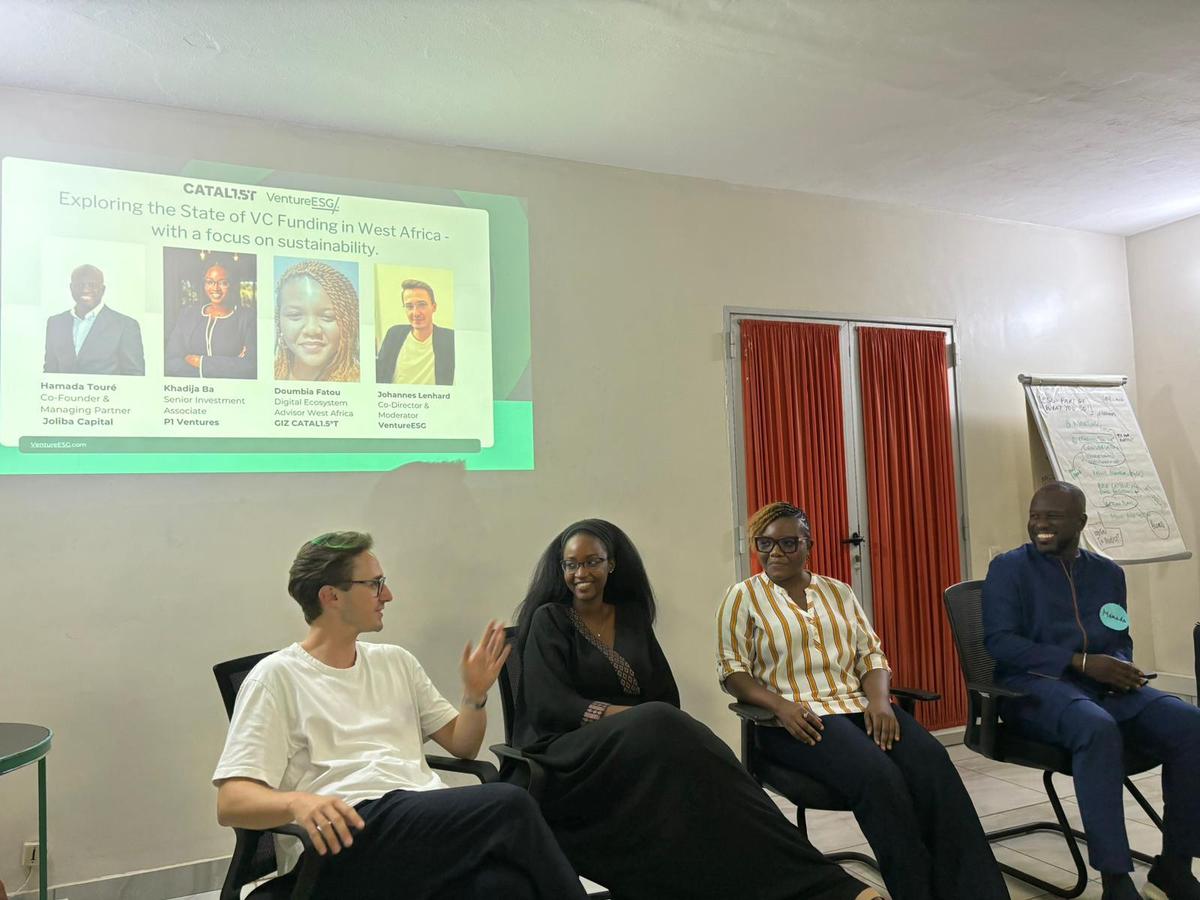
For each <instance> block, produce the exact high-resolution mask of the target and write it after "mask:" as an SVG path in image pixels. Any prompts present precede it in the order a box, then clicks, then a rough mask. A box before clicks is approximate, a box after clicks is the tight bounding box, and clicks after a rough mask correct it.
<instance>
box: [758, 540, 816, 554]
mask: <svg viewBox="0 0 1200 900" xmlns="http://www.w3.org/2000/svg"><path fill="white" fill-rule="evenodd" d="M803 543H804V538H798V537H783V538H779V539H778V540H776V539H775V538H770V537H756V538H755V539H754V549H755V550H757V551H758V552H759V553H770V552H771V551H772V550H774V549H775V548H776V547H777V546H778V547H779V549H780V550H782V551H783V552H784V553H786V554H787V555H788V556H791V555H792V554H793V553H795V552H796V551H797V550H799V549H800V545H801V544H803Z"/></svg>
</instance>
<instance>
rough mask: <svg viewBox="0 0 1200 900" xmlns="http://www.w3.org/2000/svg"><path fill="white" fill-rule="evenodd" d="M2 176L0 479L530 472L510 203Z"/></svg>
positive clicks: (524, 327)
mask: <svg viewBox="0 0 1200 900" xmlns="http://www.w3.org/2000/svg"><path fill="white" fill-rule="evenodd" d="M2 165H3V193H2V195H0V198H2V206H0V226H2V232H0V473H31V474H35V473H53V472H163V471H337V470H346V471H349V470H384V469H391V468H395V467H397V466H399V465H403V464H405V463H406V462H411V461H416V460H435V461H441V460H454V459H462V460H464V461H466V462H467V465H468V467H469V468H480V469H488V468H532V465H533V458H532V404H531V401H530V398H529V397H528V382H529V377H528V365H529V343H528V334H529V316H528V231H527V226H526V225H525V219H524V214H523V209H522V208H521V206H520V203H519V201H517V200H516V198H508V197H500V196H496V195H479V194H474V195H466V194H462V193H457V192H440V193H441V194H443V195H445V199H446V200H447V201H449V202H441V203H439V202H413V201H411V200H401V199H394V198H392V197H384V196H380V195H379V194H382V193H384V192H389V193H393V194H394V193H397V192H399V191H400V190H401V189H399V188H396V187H395V186H378V185H376V186H371V185H355V184H353V183H349V182H339V183H338V184H337V187H338V188H339V191H338V192H332V191H321V190H312V189H308V188H309V187H311V186H313V185H314V183H315V182H318V180H317V179H313V178H311V177H310V178H308V179H307V180H304V183H305V188H306V189H304V190H301V189H297V188H294V187H286V186H282V185H283V184H284V183H286V182H288V181H289V180H290V181H292V182H295V181H297V180H301V179H300V177H299V176H286V175H277V173H270V172H265V170H253V171H254V172H255V173H256V174H258V175H259V176H260V177H259V179H258V180H257V181H256V182H255V183H245V182H239V181H222V180H217V179H215V178H212V177H208V178H205V177H196V176H194V175H192V174H190V173H189V172H188V171H185V172H184V173H183V174H179V175H175V174H162V173H150V172H133V171H126V170H120V169H111V168H98V167H92V166H80V165H71V164H65V163H56V162H44V161H35V160H28V159H17V158H11V157H10V158H6V159H4V160H3V164H2ZM191 168H193V169H195V168H199V169H201V170H203V169H208V170H210V171H209V172H208V174H210V175H211V174H213V173H214V172H215V173H217V174H220V173H221V171H222V168H221V167H219V166H214V165H212V164H208V165H207V166H205V165H201V166H192V167H191ZM276 182H277V183H278V184H279V186H275V183H276ZM347 187H352V188H353V190H351V191H347V190H346V188H347ZM372 187H374V188H375V189H376V191H374V193H376V196H371V195H370V193H372V192H373V191H372ZM412 190H414V191H415V190H416V189H412ZM436 193H437V192H430V191H428V190H426V191H424V194H426V195H431V194H436ZM437 199H442V197H441V196H438V197H437ZM494 218H495V219H497V220H498V221H492V220H493V219H494ZM494 235H498V236H499V238H498V244H500V245H502V246H500V247H493V236H494ZM501 254H503V255H504V256H505V258H503V259H498V258H497V257H498V255H501ZM514 257H515V258H514ZM494 287H495V288H498V289H497V291H496V293H497V294H498V295H500V294H502V295H503V297H504V298H505V299H504V300H503V301H502V297H501V296H496V297H494V296H493V291H494ZM497 318H499V319H501V321H500V322H499V323H497ZM497 376H499V381H500V382H501V383H499V384H498V383H497V381H498V378H497Z"/></svg>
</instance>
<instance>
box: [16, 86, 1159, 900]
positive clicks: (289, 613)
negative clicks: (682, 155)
mask: <svg viewBox="0 0 1200 900" xmlns="http://www.w3.org/2000/svg"><path fill="white" fill-rule="evenodd" d="M0 121H3V122H4V123H5V126H4V129H3V135H2V136H0V153H3V154H5V155H8V154H20V155H26V156H34V157H37V156H52V157H56V158H64V159H68V160H70V161H85V160H86V159H87V158H88V154H89V150H88V147H87V145H92V146H95V147H99V148H107V149H111V150H116V151H122V152H127V151H128V152H133V151H137V152H146V153H150V154H158V155H162V156H168V157H174V158H177V159H180V160H186V159H189V158H192V157H198V158H203V159H210V160H221V161H226V162H230V163H238V164H246V165H261V166H268V167H274V168H280V169H285V170H291V171H299V172H313V173H321V174H329V175H341V174H349V175H353V176H355V177H359V178H366V179H375V180H393V181H398V182H403V183H411V184H429V185H437V186H446V187H454V188H464V189H469V190H480V191H490V192H495V193H505V194H516V195H521V196H525V197H527V198H529V211H530V223H531V237H532V256H533V258H532V272H533V341H534V360H535V367H534V397H535V402H536V441H537V470H536V471H535V472H532V473H511V474H483V473H480V474H474V473H473V474H469V475H468V474H464V473H463V472H462V471H460V470H459V469H457V468H454V467H429V466H424V467H410V468H406V469H401V470H399V471H396V472H391V473H387V474H382V475H357V474H355V475H247V476H227V475H211V476H140V477H132V476H130V477H75V478H67V477H55V478H15V477H14V478H4V479H0V508H2V509H3V510H4V518H3V525H2V526H0V527H2V528H3V533H2V534H0V553H2V554H3V559H2V564H0V571H2V572H3V573H4V574H5V576H6V583H7V585H8V592H7V596H6V598H5V600H4V604H5V605H4V612H3V619H2V622H3V625H2V628H3V638H2V641H3V652H2V653H0V686H2V692H0V697H2V698H3V701H2V702H3V704H4V707H3V713H2V714H0V719H9V720H16V721H22V720H24V721H34V722H43V723H47V724H50V725H52V726H53V727H54V729H55V732H56V738H55V747H54V750H53V752H52V754H51V758H50V775H51V778H50V780H51V792H52V796H51V803H50V816H51V820H50V821H51V829H52V835H51V842H50V858H51V861H52V863H51V865H52V875H51V882H52V883H60V882H66V881H74V880H80V879H86V878H91V877H95V876H99V875H103V874H108V873H114V872H122V871H129V870H133V869H137V868H142V867H149V866H159V865H165V864H168V863H172V862H178V861H185V860H193V859H199V858H203V857H209V856H217V855H220V854H222V853H227V852H228V851H229V849H230V846H231V840H230V834H229V833H228V832H227V831H223V830H222V829H220V828H218V827H217V825H216V824H215V821H214V814H213V807H214V791H213V789H212V788H211V787H210V786H209V784H208V778H209V775H210V773H211V769H212V766H213V763H214V761H215V758H216V755H217V753H218V751H219V748H220V744H221V741H222V737H223V734H224V727H225V719H224V713H223V711H222V709H221V705H220V702H219V699H218V697H217V694H216V690H215V687H214V685H213V683H212V676H211V674H210V673H209V666H211V664H212V663H213V662H214V661H216V660H220V659H225V658H229V657H233V656H236V655H239V654H242V653H248V652H252V651H256V650H261V649H267V648H272V647H277V646H279V645H281V644H283V643H285V642H287V641H289V640H291V639H294V638H296V637H298V636H300V635H301V634H303V623H302V620H301V618H300V615H299V611H298V609H296V608H295V606H294V604H293V603H292V601H291V600H290V599H289V598H288V597H287V596H286V593H285V572H286V569H287V566H288V564H289V562H290V560H291V557H292V555H293V553H294V552H295V549H296V548H297V547H298V546H299V544H300V543H301V542H302V541H303V540H304V539H306V538H307V537H310V536H312V535H313V534H315V533H317V532H320V531H324V530H327V529H330V528H363V529H368V530H370V531H372V532H374V534H375V535H376V537H377V539H378V541H379V545H380V556H381V559H382V561H383V564H384V566H385V569H386V571H387V572H388V574H389V576H390V577H391V578H392V579H393V583H394V584H395V585H396V594H397V598H398V599H397V601H396V602H395V603H393V604H392V605H391V606H390V607H389V613H388V626H387V630H386V631H385V632H384V634H383V638H384V639H387V640H391V641H396V642H399V643H403V644H405V645H406V646H408V647H409V648H411V649H412V650H413V651H415V652H416V653H417V654H418V655H419V657H420V658H421V659H422V660H423V661H424V663H425V665H426V667H427V668H428V669H429V670H430V672H431V674H432V675H433V676H434V678H435V680H436V681H437V682H438V683H439V684H440V685H442V687H443V689H444V690H445V691H446V692H447V693H448V694H450V695H451V696H454V695H455V692H456V691H457V689H458V688H457V684H456V683H455V679H456V674H455V668H456V667H455V661H456V657H457V653H458V651H459V649H460V648H461V646H462V642H463V641H464V640H465V639H467V638H469V637H473V636H474V634H475V632H476V631H477V630H478V629H479V628H481V627H482V625H483V623H484V621H485V620H486V619H487V618H488V617H490V616H506V615H508V614H509V612H510V611H511V610H512V608H513V606H514V605H515V603H516V602H517V601H518V600H519V599H520V597H521V595H522V592H523V589H524V586H525V583H526V580H527V578H528V576H529V573H530V570H531V568H532V566H533V563H534V560H535V558H536V557H537V556H538V554H539V553H540V551H541V550H542V549H543V548H544V547H545V545H546V543H547V542H548V541H549V540H550V538H551V537H552V536H553V535H554V534H555V533H556V532H557V531H558V530H559V529H560V528H562V527H563V526H564V525H566V524H567V523H568V522H570V521H572V520H574V519H576V518H579V517H582V516H588V515H600V516H605V517H608V518H611V519H612V520H614V521H616V522H617V523H618V524H620V525H621V526H623V527H624V528H625V529H626V530H627V531H628V532H629V533H630V534H631V536H632V537H633V538H634V540H635V541H636V542H637V543H638V545H639V547H640V549H641V550H642V552H643V555H644V556H645V559H646V562H647V565H648V567H649V570H650V573H651V576H652V578H653V580H654V583H655V586H656V588H657V590H658V593H659V596H660V599H661V617H660V625H659V631H660V637H661V639H662V642H663V645H664V647H665V650H666V652H667V655H668V656H669V658H670V659H671V661H672V663H673V666H674V668H675V672H676V676H677V678H678V680H679V682H680V687H681V691H682V694H683V700H684V704H685V706H686V707H687V708H688V709H689V710H690V711H691V712H693V713H694V714H696V715H697V716H699V717H700V718H701V719H703V720H704V721H706V722H707V723H709V724H710V725H711V726H713V727H714V728H715V729H716V730H717V731H718V732H719V733H720V734H721V735H722V736H723V737H725V738H726V739H728V740H730V741H731V742H732V741H733V740H734V738H735V736H736V724H735V722H734V720H733V717H732V715H731V714H730V713H729V712H727V711H726V709H725V704H726V698H725V697H724V696H723V695H722V694H721V693H720V692H719V691H718V689H717V687H716V683H715V680H714V666H713V661H712V651H711V648H712V619H713V615H714V611H715V607H716V604H717V603H718V601H719V599H720V597H721V595H722V593H723V591H724V588H725V587H726V585H727V584H728V583H729V582H730V581H731V580H732V579H733V576H734V565H733V555H732V537H731V530H732V526H733V524H734V523H733V522H732V521H731V515H730V509H731V499H730V497H731V486H730V460H729V454H728V446H729V445H728V436H727V433H726V418H725V416H726V413H725V383H724V377H725V376H724V371H725V370H724V364H723V356H722V352H723V346H724V342H723V340H722V336H721V334H720V330H721V328H722V323H723V319H722V308H723V307H724V306H725V305H735V306H754V307H762V308H764V309H778V310H786V309H804V310H827V311H831V312H837V313H841V314H844V315H847V316H850V317H856V316H861V317H866V316H871V315H887V316H909V317H917V318H928V317H934V318H944V319H954V320H957V323H958V328H959V337H960V351H961V360H962V364H961V372H960V375H961V380H960V390H961V400H962V413H963V418H962V428H963V436H964V442H965V450H966V472H967V491H968V501H969V505H970V517H971V530H972V535H973V541H974V545H973V548H972V554H971V558H972V563H973V566H974V571H975V573H976V574H982V572H983V571H984V570H985V566H986V562H987V548H988V547H989V546H997V547H1004V548H1007V547H1011V546H1015V545H1016V544H1018V543H1019V542H1021V541H1022V540H1023V539H1024V520H1025V510H1026V504H1027V502H1028V497H1029V494H1030V492H1031V488H1032V476H1031V473H1030V463H1029V449H1028V437H1027V431H1026V422H1025V410H1024V399H1023V395H1022V392H1021V390H1020V387H1019V385H1018V384H1017V382H1016V376H1017V373H1018V372H1020V371H1031V370H1035V371H1057V372H1094V371H1116V372H1132V371H1133V338H1132V334H1131V324H1130V311H1129V300H1128V291H1127V283H1128V282H1127V273H1126V268H1125V254H1124V246H1123V241H1122V240H1121V239H1120V238H1115V237H1107V236H1101V235H1095V234H1088V233H1081V232H1072V231H1065V230H1060V229H1052V228H1044V227H1034V226H1023V225H1014V224H1009V223H1003V222H996V221H988V220H982V219H975V218H968V217H963V216H956V215H948V214H941V213H935V212H926V211H919V210H913V209H901V208H890V207H884V206H879V205H873V204H867V203H861V202H850V201H842V200H835V199H830V198H824V197H816V196H808V195H800V194H788V193H780V192H769V191H760V190H747V189H741V188H737V187H732V186H729V185H725V184H718V183H711V182H704V181H697V180H691V179H684V178H672V177H663V176H657V175H650V174H644V173H638V172H631V171H625V170H619V169H612V168H603V167H596V166H587V165H579V164H573V163H567V162H560V161H555V160H548V159H538V158H530V157H521V156H515V155H511V154H505V153H495V152H485V151H474V150H467V149H460V148H444V147H429V146H414V145H410V144H403V143H397V142H394V141H387V140H381V139H375V138H369V137H362V136H356V135H352V134H340V133H328V132H322V131H316V130H311V129H303V128H296V127H290V126H286V125H280V124H272V123H262V122H256V121H251V120H248V119H240V118H232V117H222V116H215V115H202V114H196V113H189V112H184V111H173V110H167V109H160V108H155V107H149V106H143V105H135V104H123V103H114V102H106V101H97V100H92V99H86V98H78V97H67V96H59V95H46V94H34V93H28V92H22V91H16V90H0ZM31 339H32V338H31ZM38 339H39V340H40V336H39V338H38ZM920 537H921V536H920V535H914V538H915V539H918V540H919V539H920ZM1147 615H1148V613H1147V611H1146V610H1145V609H1143V608H1141V607H1135V609H1134V627H1135V630H1136V631H1137V633H1138V635H1139V641H1141V640H1142V635H1143V634H1148V632H1149V628H1148V626H1147V624H1146V622H1147ZM493 725H496V723H493ZM493 734H498V730H497V729H496V728H493ZM33 789H34V781H33V778H32V776H31V775H30V774H28V773H17V774H15V775H10V776H8V777H6V778H4V779H3V780H2V781H0V878H3V879H5V880H6V881H8V882H9V883H10V884H12V883H13V882H14V880H19V879H14V876H15V875H16V873H17V869H16V866H15V863H16V861H17V859H18V852H19V846H20V843H21V841H23V840H28V839H31V838H32V837H33V836H34V835H35V834H36V824H35V818H36V816H35V814H36V808H35V805H34V795H33Z"/></svg>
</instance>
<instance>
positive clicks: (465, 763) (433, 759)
mask: <svg viewBox="0 0 1200 900" xmlns="http://www.w3.org/2000/svg"><path fill="white" fill-rule="evenodd" d="M425 761H426V762H427V763H429V766H430V768H433V769H441V770H442V771H443V772H461V773H462V774H464V775H474V776H475V777H476V778H478V779H479V781H480V782H481V783H482V784H488V783H490V782H493V781H497V780H499V778H500V773H499V771H497V769H496V767H495V766H493V765H492V764H491V763H490V762H484V761H483V760H482V759H457V758H456V757H453V756H435V755H434V754H432V753H427V754H426V755H425Z"/></svg>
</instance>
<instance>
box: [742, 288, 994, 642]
mask: <svg viewBox="0 0 1200 900" xmlns="http://www.w3.org/2000/svg"><path fill="white" fill-rule="evenodd" d="M723 315H724V326H725V327H724V334H725V345H726V353H725V399H726V404H725V406H726V414H727V420H728V426H729V450H730V452H729V458H730V465H731V467H732V469H731V475H732V478H733V492H732V499H733V522H734V528H733V545H734V546H733V555H734V565H735V568H736V572H735V576H736V578H737V580H741V579H744V578H748V577H749V575H750V551H749V545H748V540H747V535H746V524H745V515H746V514H745V509H746V465H745V459H746V441H745V427H744V425H745V414H744V410H743V408H742V378H741V375H742V367H741V352H740V351H741V322H742V320H744V319H766V320H773V321H785V322H815V323H820V324H828V325H838V326H839V329H840V341H839V342H840V345H841V361H842V421H843V427H844V429H845V433H844V437H845V441H844V443H845V448H846V478H847V484H846V500H847V513H848V516H849V519H850V521H849V523H848V524H849V525H850V530H851V531H854V530H856V529H857V531H858V533H859V534H861V535H863V536H864V537H866V538H867V540H868V542H869V540H870V534H871V532H870V529H869V522H868V521H867V502H866V497H867V487H866V484H867V482H866V457H865V453H864V437H863V427H862V406H861V403H862V396H861V390H860V389H859V376H858V371H859V369H858V342H857V340H855V339H854V331H855V329H857V328H858V327H859V326H863V325H866V326H885V327H889V328H912V329H920V330H939V331H943V332H944V333H945V334H946V343H947V354H948V356H947V359H948V365H947V367H946V377H947V379H948V387H949V390H950V436H951V448H952V451H953V454H954V482H955V488H956V492H957V496H958V517H959V522H958V526H959V527H958V536H959V559H960V569H961V572H960V575H961V577H962V579H963V580H966V579H968V578H970V572H971V554H970V543H971V542H970V529H969V524H968V522H969V519H968V516H967V489H966V478H965V475H964V463H963V447H962V430H961V429H960V428H959V394H958V378H957V372H958V368H959V367H960V366H961V365H962V359H961V358H960V357H959V355H958V353H957V342H956V340H955V328H956V325H955V322H954V321H953V320H948V319H913V318H900V317H891V316H871V317H866V318H850V317H848V316H846V315H845V314H834V313H828V312H809V311H781V310H768V309H756V308H751V307H733V306H727V307H725V309H724V313H723ZM918 537H919V536H918ZM868 546H869V544H868ZM856 556H857V557H858V558H857V559H855V557H856ZM851 558H852V560H853V561H854V583H853V584H852V585H851V587H853V588H854V591H855V593H856V594H857V595H858V598H859V600H860V601H861V602H862V604H863V608H864V609H865V610H866V613H867V616H868V617H869V618H871V619H872V620H874V606H873V603H872V597H871V571H870V566H871V560H870V554H869V553H867V552H859V551H858V548H855V550H854V551H852V552H851Z"/></svg>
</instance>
